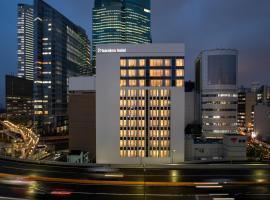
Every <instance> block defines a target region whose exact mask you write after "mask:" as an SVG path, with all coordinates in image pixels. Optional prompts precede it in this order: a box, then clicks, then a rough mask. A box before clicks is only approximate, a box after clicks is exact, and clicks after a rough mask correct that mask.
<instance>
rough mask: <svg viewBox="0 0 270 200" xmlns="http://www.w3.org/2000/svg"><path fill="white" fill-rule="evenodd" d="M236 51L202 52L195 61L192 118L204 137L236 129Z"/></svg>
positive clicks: (234, 131)
mask: <svg viewBox="0 0 270 200" xmlns="http://www.w3.org/2000/svg"><path fill="white" fill-rule="evenodd" d="M237 63H238V52H237V50H231V49H215V50H206V51H202V52H201V54H200V55H199V56H198V58H197V60H196V62H195V71H196V72H195V76H196V85H195V87H196V108H195V110H196V115H195V116H196V117H197V121H198V122H199V123H201V125H202V133H203V136H205V137H223V135H224V134H235V133H236V131H237V102H238V95H237V93H238V91H237V74H238V72H237V71H238V64H237Z"/></svg>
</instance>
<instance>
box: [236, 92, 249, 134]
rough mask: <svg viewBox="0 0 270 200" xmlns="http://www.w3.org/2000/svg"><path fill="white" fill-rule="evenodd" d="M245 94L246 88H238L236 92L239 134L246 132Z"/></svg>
mask: <svg viewBox="0 0 270 200" xmlns="http://www.w3.org/2000/svg"><path fill="white" fill-rule="evenodd" d="M246 93H247V89H246V88H240V89H239V91H238V105H237V124H238V129H239V131H241V132H245V131H246Z"/></svg>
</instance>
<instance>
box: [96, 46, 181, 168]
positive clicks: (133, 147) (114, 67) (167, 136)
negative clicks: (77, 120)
mask: <svg viewBox="0 0 270 200" xmlns="http://www.w3.org/2000/svg"><path fill="white" fill-rule="evenodd" d="M184 53H185V52H184V45H183V44H125V45H120V44H114V45H113V44H111V45H100V46H98V47H97V65H96V69H97V79H96V104H97V105H96V109H97V110H96V130H97V135H96V162H97V163H98V164H143V163H149V164H150V163H153V164H154V163H156V164H162V163H179V162H184V148H185V146H184V140H185V138H184V121H185V119H184V116H185V92H184V56H185V54H184Z"/></svg>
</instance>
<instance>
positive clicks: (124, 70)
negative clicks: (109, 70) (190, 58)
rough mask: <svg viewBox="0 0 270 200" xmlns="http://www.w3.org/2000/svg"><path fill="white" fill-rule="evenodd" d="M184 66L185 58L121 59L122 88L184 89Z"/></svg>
mask: <svg viewBox="0 0 270 200" xmlns="http://www.w3.org/2000/svg"><path fill="white" fill-rule="evenodd" d="M179 60H180V61H179ZM151 62H152V63H151ZM177 63H178V64H177ZM179 63H180V64H179ZM183 64H184V58H164V59H159V58H156V59H146V58H121V59H120V66H121V69H120V77H121V81H120V86H121V87H140V86H141V87H142V86H149V87H183V86H184V66H182V65H183ZM149 65H150V66H149ZM176 65H179V66H176ZM180 65H181V66H180Z"/></svg>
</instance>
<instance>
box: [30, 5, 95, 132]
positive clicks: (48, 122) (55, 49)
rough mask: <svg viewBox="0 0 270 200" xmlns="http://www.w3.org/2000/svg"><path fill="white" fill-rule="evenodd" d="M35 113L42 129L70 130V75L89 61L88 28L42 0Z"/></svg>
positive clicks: (37, 10)
mask: <svg viewBox="0 0 270 200" xmlns="http://www.w3.org/2000/svg"><path fill="white" fill-rule="evenodd" d="M34 27H35V31H34V33H35V34H34V35H35V54H34V61H35V69H34V72H35V73H34V116H35V125H36V129H37V132H38V133H41V134H49V133H50V134H58V133H66V132H67V126H68V121H67V88H68V77H69V76H73V75H80V74H81V73H82V72H83V71H84V70H85V68H87V64H88V62H89V59H88V58H90V54H89V49H90V47H89V44H90V43H89V40H88V39H87V35H86V32H85V30H83V29H82V28H81V27H79V26H77V25H75V24H74V23H72V22H71V21H70V20H69V19H67V18H66V17H65V16H63V15H62V14H61V13H59V12H58V11H57V10H55V9H54V8H52V7H51V6H50V5H48V4H47V3H45V2H44V1H42V0H35V1H34Z"/></svg>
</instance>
